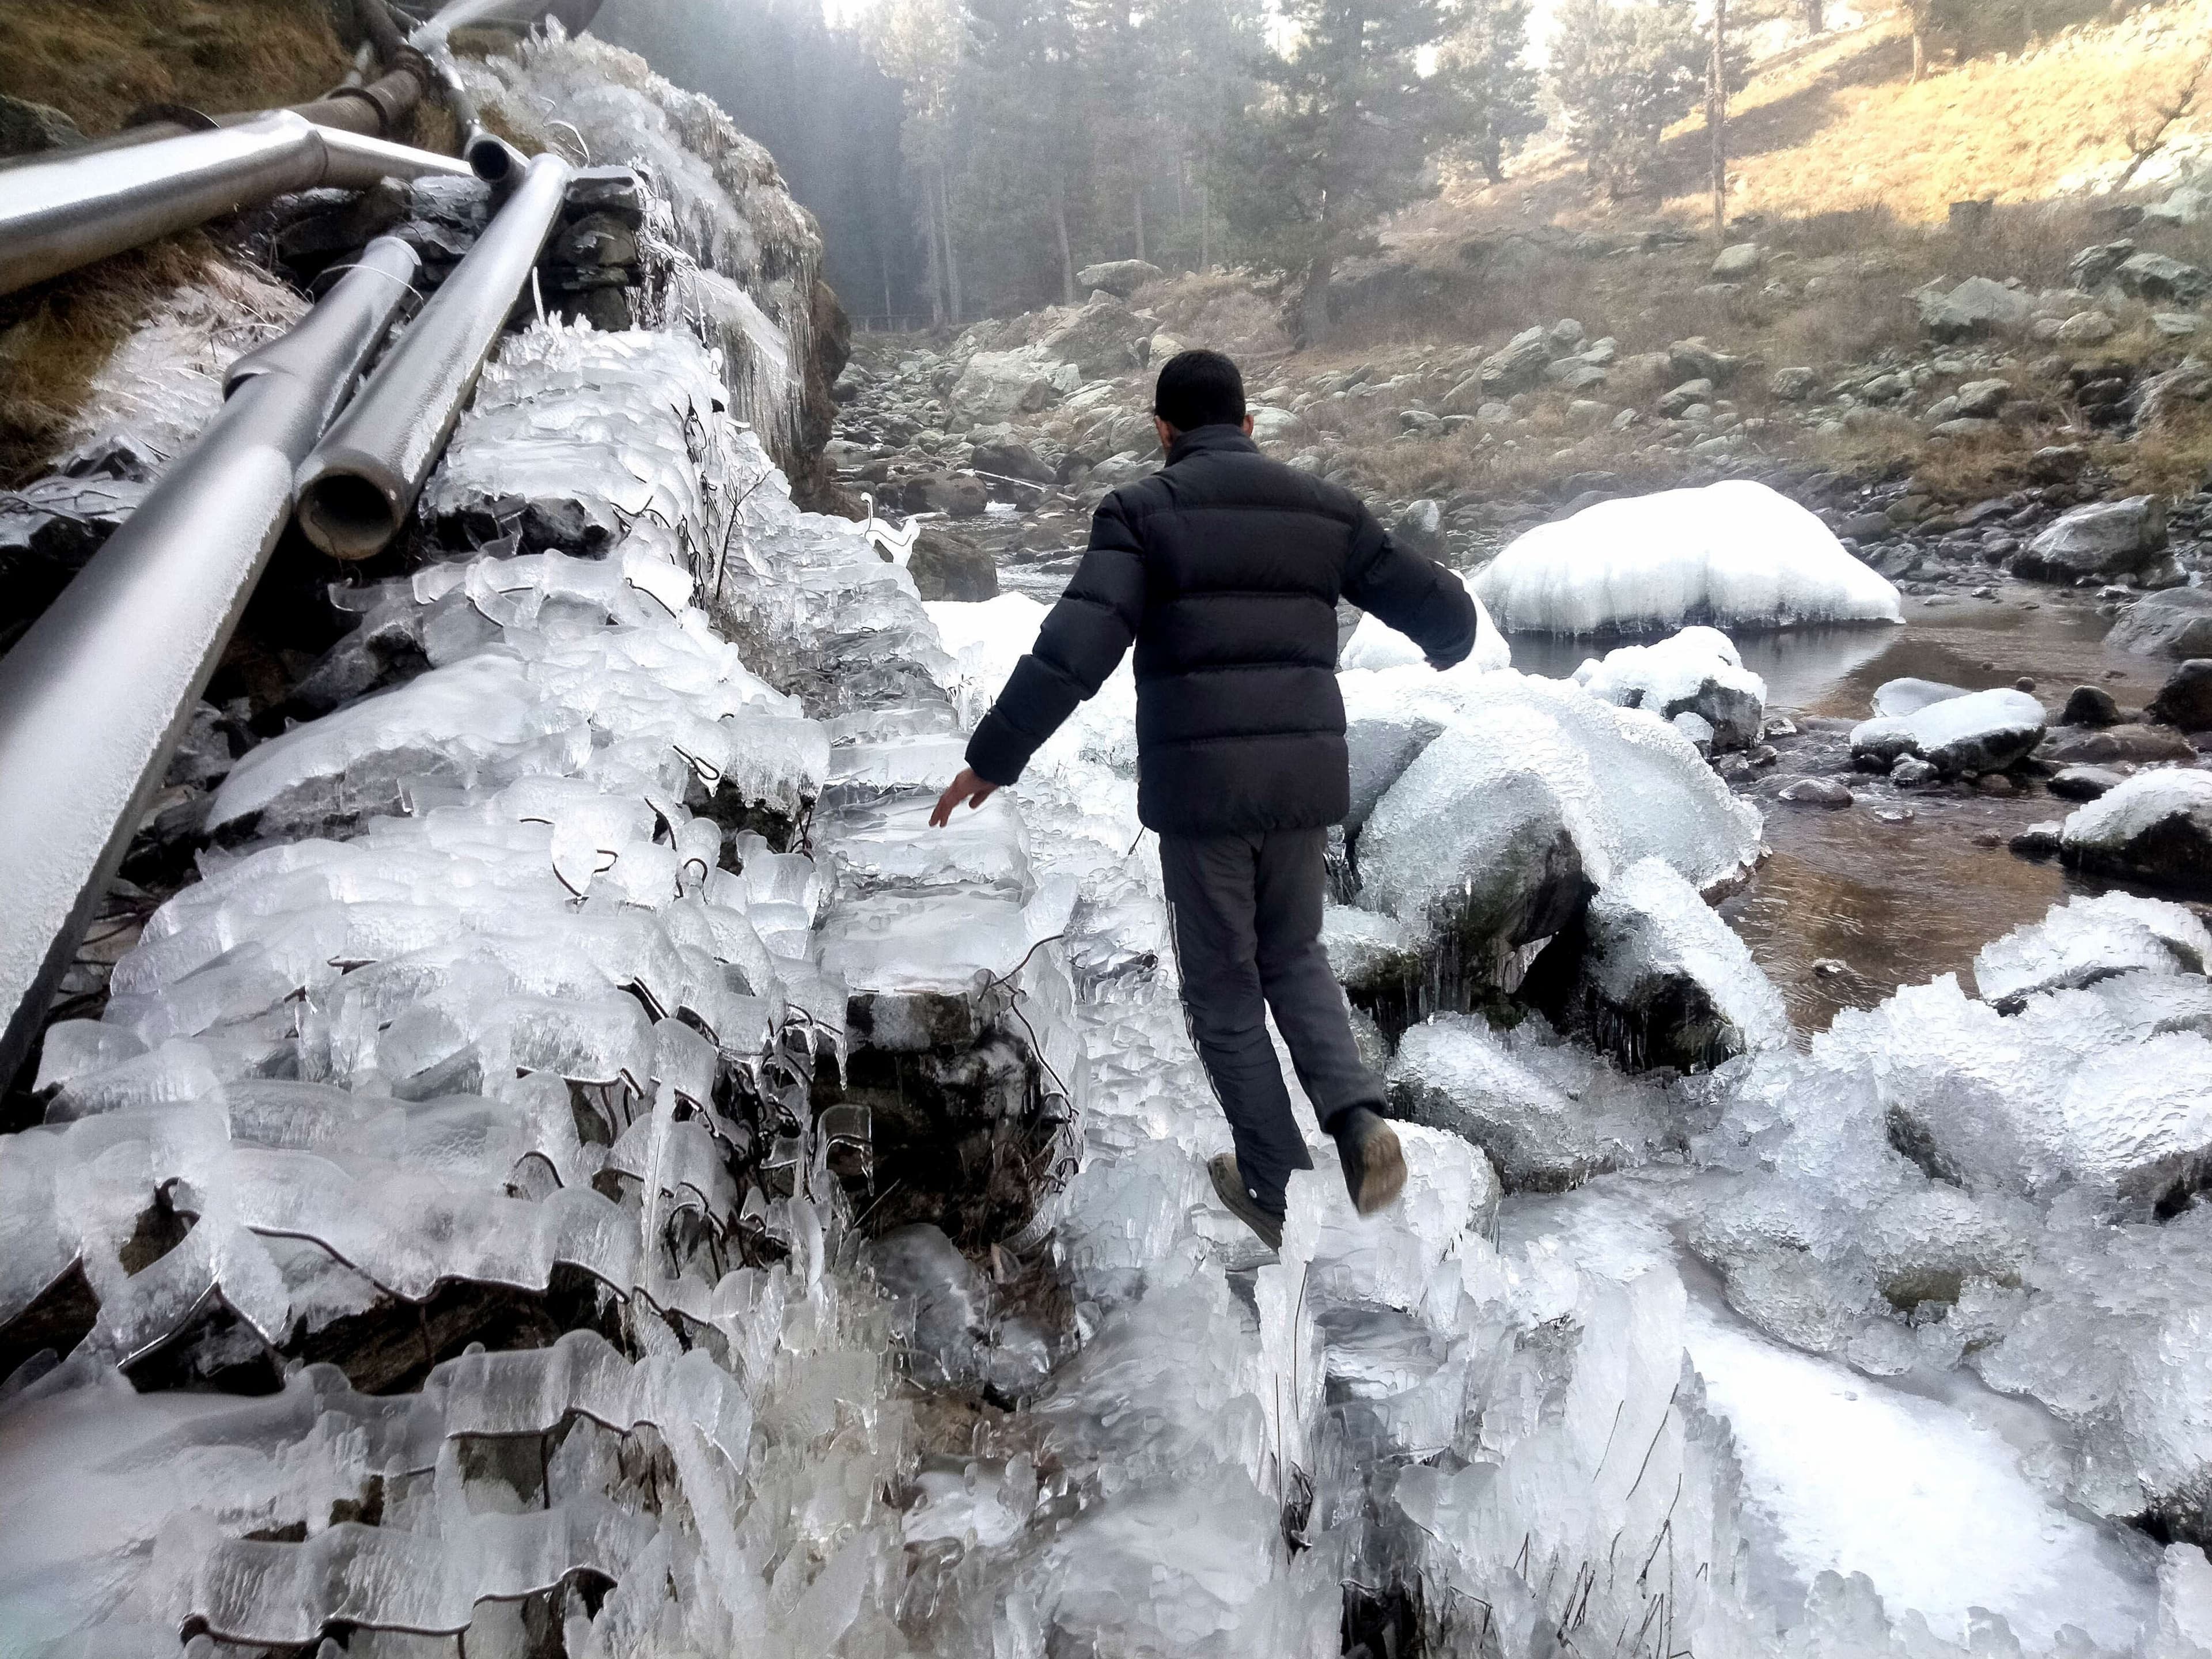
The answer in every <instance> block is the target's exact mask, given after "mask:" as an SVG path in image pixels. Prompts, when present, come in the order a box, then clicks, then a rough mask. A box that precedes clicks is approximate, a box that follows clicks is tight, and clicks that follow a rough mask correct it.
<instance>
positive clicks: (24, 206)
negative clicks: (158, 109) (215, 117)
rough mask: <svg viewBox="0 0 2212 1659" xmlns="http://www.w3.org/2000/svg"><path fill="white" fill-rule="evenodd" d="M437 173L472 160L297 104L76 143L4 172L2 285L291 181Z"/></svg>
mask: <svg viewBox="0 0 2212 1659" xmlns="http://www.w3.org/2000/svg"><path fill="white" fill-rule="evenodd" d="M435 175H447V176H453V177H462V178H465V177H467V176H469V169H468V167H467V165H466V164H465V163H464V162H461V161H455V160H453V158H452V157H450V156H446V155H433V154H431V153H430V152H429V151H428V150H422V149H409V148H407V147H406V146H404V145H402V144H390V143H385V142H384V141H383V140H381V139H379V138H369V137H362V135H360V134H358V133H355V132H348V131H338V130H336V129H333V128H330V127H319V126H317V125H315V124H314V123H313V122H312V121H310V120H308V119H307V118H306V117H304V116H301V115H299V114H296V113H295V112H292V111H289V110H276V111H272V112H270V113H269V114H267V115H262V116H258V117H256V118H254V119H252V120H251V121H248V122H246V124H245V125H241V126H236V127H221V128H217V129H216V130H215V131H211V132H193V133H187V134H185V135H184V136H183V137H177V138H162V139H157V140H155V142H153V143H145V144H133V145H131V146H129V147H128V148H126V149H111V150H100V151H94V152H86V151H72V152H70V153H68V154H66V155H58V156H54V157H52V158H51V159H49V160H45V161H37V162H33V163H29V164H27V165H25V166H22V167H15V168H11V169H9V172H8V173H5V174H4V175H0V180H4V182H0V294H12V293H14V292H15V290H16V289H21V288H27V287H29V286H30V285H31V284H32V283H41V282H44V281H46V279H47V278H48V277H50V276H60V275H62V274H63V273H64V271H70V270H76V268H77V267H78V266H80V265H85V264H91V263H92V262H93V261H94V260H95V259H104V258H107V257H108V256H109V255H111V254H116V253H120V252H123V251H124V250H125V248H133V247H137V246H140V245H141V244H143V243H146V242H150V241H152V240H155V238H156V237H160V236H167V235H170V234H173V233H175V232H177V231H180V230H189V229H191V228H192V227H193V226H194V225H200V224H204V223H206V222H208V221H209V220H210V219H213V218H216V217H217V216H220V215H222V214H225V213H230V212H234V211H235V210H238V209H240V208H241V207H246V206H247V205H249V204H252V203H255V202H264V201H267V200H268V199H269V198H270V197H272V196H282V195H284V194H286V193H287V192H288V191H295V190H308V189H312V188H313V187H314V186H316V185H342V186H344V187H347V188H350V189H356V190H359V189H366V188H367V187H368V185H373V184H374V183H375V182H376V181H377V180H378V179H385V178H398V179H422V178H428V177H432V176H435Z"/></svg>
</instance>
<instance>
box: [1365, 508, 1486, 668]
mask: <svg viewBox="0 0 2212 1659" xmlns="http://www.w3.org/2000/svg"><path fill="white" fill-rule="evenodd" d="M1344 597H1345V598H1346V599H1350V600H1351V601H1352V604H1354V605H1358V607H1359V608H1360V609H1361V610H1362V611H1369V612H1370V613H1371V614H1373V615H1375V616H1377V617H1381V618H1382V619H1383V621H1384V622H1385V623H1389V625H1390V626H1391V627H1393V628H1395V629H1397V630H1398V631H1399V632H1400V633H1401V634H1403V635H1406V636H1407V638H1408V639H1410V640H1412V641H1413V643H1414V644H1416V645H1418V646H1419V647H1421V649H1422V651H1423V652H1424V653H1425V654H1426V655H1427V657H1428V659H1429V660H1430V661H1431V663H1433V664H1435V665H1436V666H1437V667H1438V668H1449V667H1451V666H1452V665H1455V664H1456V663H1462V662H1464V661H1466V660H1467V658H1468V653H1471V652H1472V651H1473V650H1474V635H1475V625H1476V623H1475V616H1476V612H1475V608H1474V594H1472V593H1470V592H1468V591H1467V584H1466V583H1465V582H1463V581H1462V580H1460V579H1459V578H1458V577H1457V576H1455V575H1454V574H1452V573H1451V572H1450V571H1449V570H1447V569H1445V568H1443V566H1442V565H1440V564H1438V563H1437V562H1436V561H1435V560H1434V559H1424V558H1422V557H1420V556H1418V555H1416V554H1412V553H1408V552H1407V551H1406V550H1405V549H1403V548H1401V547H1400V546H1399V545H1398V544H1397V543H1395V541H1393V540H1391V538H1390V532H1389V531H1387V530H1385V529H1383V526H1381V525H1379V524H1377V523H1376V521H1375V515H1374V514H1373V513H1370V512H1369V511H1368V510H1367V509H1366V508H1365V507H1361V508H1360V509H1359V522H1358V525H1357V526H1354V528H1353V530H1352V552H1351V556H1350V557H1349V558H1348V559H1346V562H1345V578H1344Z"/></svg>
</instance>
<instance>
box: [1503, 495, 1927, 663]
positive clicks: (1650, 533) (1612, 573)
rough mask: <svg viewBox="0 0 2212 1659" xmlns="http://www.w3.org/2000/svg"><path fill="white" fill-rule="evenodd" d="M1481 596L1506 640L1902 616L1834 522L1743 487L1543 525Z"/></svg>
mask: <svg viewBox="0 0 2212 1659" xmlns="http://www.w3.org/2000/svg"><path fill="white" fill-rule="evenodd" d="M1474 588H1475V591H1476V592H1478V593H1479V594H1480V595H1481V596H1482V599H1483V600H1484V601H1485V602H1486V604H1487V605H1489V607H1490V611H1491V614H1492V616H1494V617H1497V618H1498V626H1499V627H1500V628H1502V629H1504V630H1505V631H1506V632H1507V633H1508V634H1571V635H1580V634H1608V633H1620V634H1633V633H1638V632H1642V631H1645V630H1651V629H1662V628H1680V627H1681V626H1683V625H1684V624H1685V623H1711V625H1712V626H1714V627H1717V628H1791V627H1799V626H1803V625H1805V624H1808V623H1865V622H1890V623H1893V622H1900V621H1902V620H1903V617H1902V615H1901V613H1900V611H1899V599H1898V594H1897V589H1896V588H1894V587H1893V586H1891V585H1890V584H1889V582H1888V581H1887V580H1885V579H1884V578H1883V577H1881V576H1880V575H1878V574H1875V572H1874V571H1873V570H1870V569H1869V568H1867V567H1866V566H1865V565H1863V564H1861V563H1860V562H1858V561H1857V559H1855V558H1853V557H1852V556H1850V554H1849V553H1848V552H1846V551H1845V550H1844V546H1843V544H1841V543H1840V542H1838V540H1837V539H1836V538H1835V535H1834V533H1833V532H1831V531H1830V530H1829V528H1828V527H1827V526H1826V525H1824V524H1822V523H1821V522H1820V520H1819V519H1817V518H1815V517H1814V515H1813V514H1812V513H1808V512H1807V511H1806V510H1805V509H1804V508H1803V507H1800V506H1798V505H1797V504H1796V502H1795V501H1790V499H1789V498H1788V497H1786V496H1784V495H1779V494H1778V493H1777V492H1775V491H1774V490H1772V489H1768V488H1767V487H1766V486H1765V484H1762V483H1751V482H1749V481H1747V480H1742V479H1731V480H1729V481H1728V482H1726V483H1717V484H1713V485H1711V486H1709V487H1707V488H1705V489H1673V490H1668V491H1665V492H1663V493H1662V494H1660V495H1643V496H1636V497H1632V498H1626V499H1622V500H1617V501H1600V502H1599V503H1598V504H1597V505H1596V506H1595V507H1584V508H1583V510H1582V511H1581V512H1580V513H1576V514H1575V515H1574V516H1573V517H1571V518H1569V519H1565V520H1560V521H1559V522H1558V523H1556V524H1547V525H1541V526H1538V527H1537V528H1535V529H1534V530H1531V531H1529V532H1527V533H1526V534H1525V535H1523V536H1522V537H1521V538H1519V539H1518V540H1516V541H1515V542H1514V543H1513V544H1511V545H1510V546H1509V547H1507V548H1506V550H1504V552H1503V553H1500V554H1499V555H1498V557H1497V558H1496V559H1494V560H1493V561H1492V562H1491V563H1490V564H1489V565H1488V566H1487V567H1486V568H1485V569H1484V570H1483V571H1482V572H1481V574H1480V575H1478V576H1477V577H1476V578H1475V580H1474Z"/></svg>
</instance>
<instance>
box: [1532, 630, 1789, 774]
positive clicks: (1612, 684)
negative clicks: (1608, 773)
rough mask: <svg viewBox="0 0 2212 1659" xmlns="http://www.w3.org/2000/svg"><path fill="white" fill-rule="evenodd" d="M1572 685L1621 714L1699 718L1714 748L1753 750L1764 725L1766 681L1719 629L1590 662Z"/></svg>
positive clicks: (1681, 635) (1625, 648)
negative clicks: (1634, 712)
mask: <svg viewBox="0 0 2212 1659" xmlns="http://www.w3.org/2000/svg"><path fill="white" fill-rule="evenodd" d="M1575 683H1576V684H1577V685H1579V686H1581V687H1582V688H1583V690H1585V691H1587V692H1589V694H1590V695H1591V696H1594V697H1601V698H1603V699H1604V700H1605V701H1606V702H1609V703H1613V704H1614V705H1615V706H1617V707H1619V708H1643V709H1648V710H1650V712H1651V713H1653V714H1657V715H1658V716H1659V717H1660V718H1661V719H1662V720H1674V719H1676V718H1677V717H1678V716H1680V715H1682V714H1695V715H1696V716H1697V717H1698V718H1699V719H1700V720H1704V721H1705V724H1706V726H1707V727H1708V728H1709V730H1710V734H1711V737H1710V741H1711V747H1713V748H1715V749H1748V748H1750V747H1751V746H1752V745H1753V744H1755V743H1757V742H1758V741H1759V729H1760V727H1761V726H1762V725H1764V723H1765V719H1766V682H1765V680H1762V679H1761V678H1759V676H1758V675H1756V674H1754V673H1753V672H1751V671H1750V670H1748V669H1747V668H1746V667H1745V666H1744V665H1743V658H1742V656H1741V653H1739V652H1738V651H1737V650H1736V648H1735V641H1732V640H1730V639H1729V636H1728V635H1725V634H1723V633H1722V632H1721V631H1720V630H1719V629H1716V628H1686V629H1683V630H1682V631H1681V632H1680V633H1679V634H1676V635H1673V636H1672V637H1670V638H1668V639H1664V640H1662V641H1659V642H1658V643H1657V644H1656V645H1626V646H1622V647H1620V649H1618V650H1615V651H1608V652H1607V653H1606V654H1605V657H1604V659H1603V660H1600V659H1596V658H1591V659H1587V660H1586V661H1584V662H1583V665H1582V666H1581V667H1580V668H1578V669H1577V670H1576V671H1575Z"/></svg>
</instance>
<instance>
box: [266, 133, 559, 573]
mask: <svg viewBox="0 0 2212 1659" xmlns="http://www.w3.org/2000/svg"><path fill="white" fill-rule="evenodd" d="M568 178H569V167H568V163H567V162H566V161H562V159H561V158H560V157H559V156H557V155H540V156H538V157H537V158H536V159H535V160H534V161H532V162H531V163H530V165H529V167H528V168H527V169H526V171H525V172H524V173H523V175H522V182H521V184H520V185H518V186H517V187H516V189H515V191H514V194H513V195H512V196H510V197H508V198H507V204H506V205H505V206H503V207H501V209H500V210H499V212H498V214H497V215H496V216H495V217H494V218H493V220H492V222H491V225H490V228H489V229H487V230H486V231H485V232H484V234H483V235H482V236H481V237H479V238H478V239H477V245H476V246H474V247H472V248H471V249H470V250H469V252H468V254H467V256H466V257H465V258H463V259H462V261H461V262H460V264H458V265H456V266H454V267H453V273H452V275H450V276H447V278H446V280H445V283H443V285H442V286H441V287H440V289H438V291H437V293H436V294H435V295H433V296H432V297H431V300H430V301H429V303H428V305H426V306H424V307H422V314H421V315H420V316H418V317H416V319H415V321H414V323H413V324H412V325H410V327H409V329H408V331H407V333H406V336H405V337H404V338H403V339H402V340H401V341H400V342H399V343H398V345H396V346H394V347H393V348H392V352H391V355H390V356H386V358H385V360H384V361H383V362H381V363H380V364H379V365H378V366H377V370H376V373H375V374H373V375H371V376H370V377H369V380H368V385H366V386H363V387H362V389H361V395H360V396H359V397H357V398H355V399H354V400H353V402H352V403H351V404H349V405H348V406H347V409H346V411H345V413H344V414H343V415H342V416H339V417H338V419H337V424H335V425H334V426H332V427H331V429H330V431H329V432H328V433H327V434H325V436H324V438H323V441H322V442H320V443H319V444H318V445H316V446H315V453H313V454H312V455H310V456H309V457H308V458H307V462H306V464H305V465H302V466H301V469H300V527H301V529H302V530H304V531H306V532H307V538H308V539H309V540H310V541H312V542H313V543H314V544H315V545H316V546H318V547H319V548H321V549H322V550H324V551H325V553H328V554H330V555H331V556H333V557H336V558H340V559H365V558H368V557H369V556H371V555H372V554H374V553H377V552H380V551H381V550H383V549H384V547H385V546H386V544H388V543H389V542H390V541H391V540H392V538H393V537H394V536H397V535H398V533H399V532H400V529H401V527H402V526H404V525H405V524H406V522H407V515H408V514H409V513H410V512H412V511H413V510H414V507H415V501H416V497H417V496H418V495H421V494H422V485H423V482H424V481H425V480H426V479H428V477H429V476H430V469H431V467H432V466H433V465H435V464H436V461H437V459H438V456H439V454H440V453H441V451H443V450H444V448H445V447H446V440H447V438H449V437H451V436H452V435H453V423H454V422H456V421H458V420H459V418H460V414H461V405H462V404H465V403H466V402H467V401H468V398H469V394H470V393H471V392H473V391H475V390H476V384H477V376H478V375H479V374H482V373H483V362H484V359H485V357H486V356H489V354H490V352H491V349H492V347H493V346H494V345H495V344H496V343H498V340H499V337H500V334H501V331H503V330H504V329H505V328H506V326H507V318H508V316H509V315H510V314H511V313H513V309H514V301H515V298H516V296H517V295H520V293H521V291H522V285H523V283H525V282H526V281H527V280H528V279H529V277H530V274H531V272H532V270H533V269H534V268H535V267H536V265H537V264H538V255H539V254H540V253H541V252H544V247H545V241H546V239H547V238H548V237H549V236H550V235H551V234H553V227H554V225H555V224H556V222H558V221H559V219H560V216H561V204H562V199H563V198H564V197H566V196H567V194H568Z"/></svg>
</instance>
